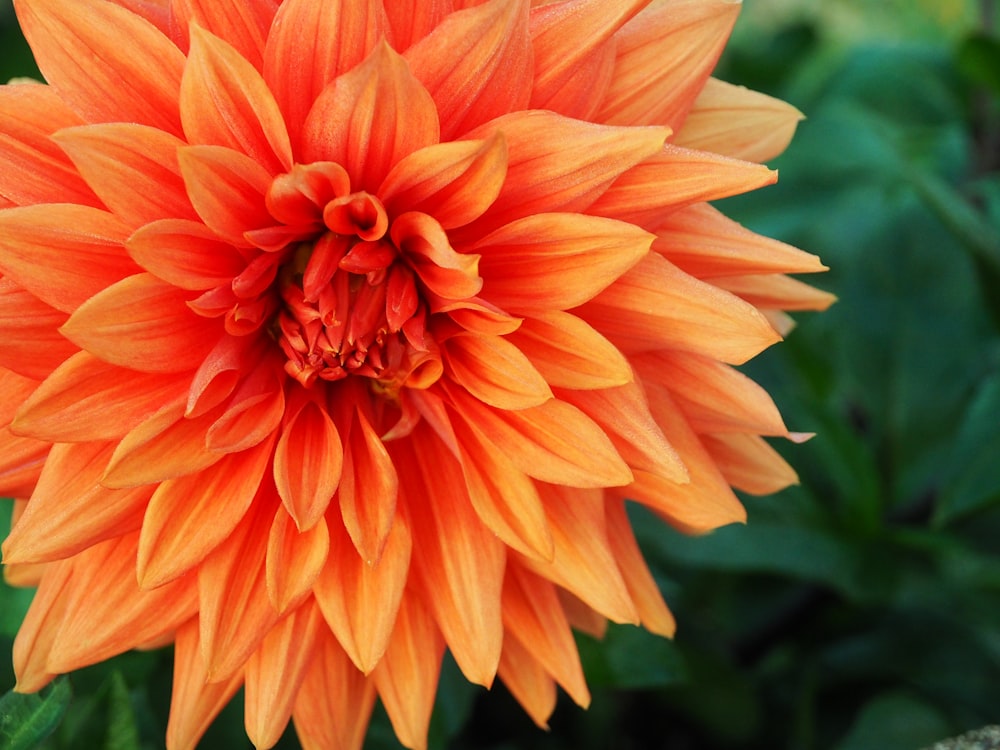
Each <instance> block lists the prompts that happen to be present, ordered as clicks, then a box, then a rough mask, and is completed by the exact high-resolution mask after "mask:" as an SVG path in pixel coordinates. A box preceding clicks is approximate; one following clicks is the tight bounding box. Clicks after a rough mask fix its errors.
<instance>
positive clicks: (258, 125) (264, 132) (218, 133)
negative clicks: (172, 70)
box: [180, 26, 292, 175]
mask: <svg viewBox="0 0 1000 750" xmlns="http://www.w3.org/2000/svg"><path fill="white" fill-rule="evenodd" d="M180 113H181V123H182V124H183V125H184V135H185V136H186V137H187V140H188V142H189V143H191V144H201V145H213V146H225V147H227V148H231V149H233V150H234V151H238V152H240V153H243V154H246V155H247V156H249V157H250V158H251V159H253V160H254V161H255V162H256V163H257V164H259V165H260V166H261V167H263V168H264V169H266V170H267V171H268V172H269V173H270V174H271V175H275V174H279V173H281V172H286V171H288V170H289V169H291V168H292V146H291V142H290V141H289V139H288V131H287V130H285V120H284V117H283V116H282V114H281V110H279V109H278V104H277V102H275V100H274V96H273V95H272V94H271V91H270V89H269V88H268V87H267V84H266V83H264V79H263V78H262V77H261V75H260V73H258V72H257V70H256V69H255V68H254V67H253V65H251V64H250V62H248V61H247V60H246V58H244V57H243V56H242V55H240V53H239V52H238V51H237V50H235V49H234V48H233V47H232V46H230V45H229V44H228V43H227V42H225V41H223V40H222V39H219V38H218V37H217V36H213V35H212V34H210V33H209V32H207V31H205V30H204V29H202V28H201V27H199V26H192V27H191V52H190V53H189V54H188V57H187V64H186V66H185V68H184V77H183V78H182V79H181V95H180Z"/></svg>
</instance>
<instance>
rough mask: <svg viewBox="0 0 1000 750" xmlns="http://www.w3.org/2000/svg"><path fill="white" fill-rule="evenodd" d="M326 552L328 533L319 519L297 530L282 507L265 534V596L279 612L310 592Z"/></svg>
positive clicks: (298, 602) (288, 608) (294, 605)
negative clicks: (305, 529)
mask: <svg viewBox="0 0 1000 750" xmlns="http://www.w3.org/2000/svg"><path fill="white" fill-rule="evenodd" d="M329 551H330V532H329V530H328V528H327V525H326V521H325V520H324V519H322V518H321V519H320V520H319V521H318V522H317V523H316V524H315V525H314V526H313V527H312V528H311V529H309V531H303V532H300V531H299V530H298V529H297V528H296V527H295V522H294V521H293V520H292V517H291V516H290V515H288V511H286V510H285V509H284V507H283V506H282V507H281V508H279V509H278V511H277V513H275V514H274V522H273V523H272V524H271V531H270V533H269V534H268V537H267V560H266V562H265V571H264V572H265V574H266V580H267V596H268V598H269V599H270V600H271V604H272V605H274V608H275V610H277V612H278V613H279V614H284V613H285V612H287V611H289V610H290V609H292V608H294V607H296V606H298V605H299V604H300V603H301V602H302V601H303V600H304V599H305V598H306V597H307V596H308V594H309V593H310V592H311V591H312V587H313V584H314V583H315V582H316V579H317V578H318V577H319V574H320V571H322V569H323V566H324V565H325V564H326V560H327V556H328V554H329Z"/></svg>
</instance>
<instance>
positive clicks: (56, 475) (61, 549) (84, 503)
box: [3, 442, 152, 562]
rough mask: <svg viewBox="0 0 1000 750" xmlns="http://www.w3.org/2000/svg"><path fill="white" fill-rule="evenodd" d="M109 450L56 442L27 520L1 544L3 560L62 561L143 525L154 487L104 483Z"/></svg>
mask: <svg viewBox="0 0 1000 750" xmlns="http://www.w3.org/2000/svg"><path fill="white" fill-rule="evenodd" d="M111 448H112V445H111V444H108V443H100V442H94V443H56V444H55V445H54V446H52V450H51V452H50V453H49V456H48V460H47V461H46V462H45V467H44V468H43V469H42V472H41V476H39V478H38V485H37V486H36V487H35V490H34V492H33V493H32V495H31V501H30V502H29V503H28V505H27V507H26V508H25V511H24V514H23V516H22V518H24V523H19V524H18V525H17V526H15V527H14V529H13V530H12V531H11V533H10V536H8V537H7V540H6V541H5V542H4V543H3V557H4V562H44V561H49V560H58V559H61V558H65V557H69V556H71V555H75V554H77V553H78V552H81V551H83V550H84V549H86V548H87V547H90V546H92V545H94V544H96V543H98V542H101V541H104V540H105V539H111V538H113V537H115V536H119V535H121V534H127V533H130V532H132V531H135V530H137V529H138V528H139V525H140V524H141V523H142V511H143V508H145V506H146V502H147V501H148V500H149V496H150V495H151V494H152V489H150V488H145V487H142V488H138V489H133V490H111V489H108V488H106V487H102V486H101V485H100V484H99V482H100V480H101V474H102V472H103V471H104V466H105V465H106V464H107V462H108V459H109V458H110V457H111Z"/></svg>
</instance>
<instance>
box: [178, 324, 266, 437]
mask: <svg viewBox="0 0 1000 750" xmlns="http://www.w3.org/2000/svg"><path fill="white" fill-rule="evenodd" d="M257 344H258V342H256V341H254V340H253V338H252V337H250V336H223V337H222V338H221V339H219V343H217V344H216V345H215V348H214V349H212V351H211V352H209V353H208V355H207V356H206V357H205V360H204V361H203V362H202V363H201V367H199V368H198V370H197V372H195V374H194V378H193V380H192V381H191V389H190V391H189V392H188V402H187V410H186V411H185V413H184V414H185V416H187V417H199V416H201V415H202V414H205V413H206V412H208V411H211V410H212V409H213V408H215V407H216V406H218V405H219V404H221V403H222V402H223V401H225V400H226V399H227V398H229V397H230V396H231V395H232V393H233V391H234V390H235V389H236V386H237V385H239V383H240V381H241V380H242V379H243V376H244V374H245V373H246V372H247V371H248V370H250V369H251V368H249V367H247V363H249V362H257V363H259V362H260V359H259V358H258V357H255V356H254V355H255V354H256V353H257V347H256V346H255V345H257Z"/></svg>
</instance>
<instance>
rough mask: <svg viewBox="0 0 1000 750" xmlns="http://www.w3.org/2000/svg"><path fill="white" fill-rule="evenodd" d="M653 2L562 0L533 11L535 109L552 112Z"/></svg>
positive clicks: (533, 105)
mask: <svg viewBox="0 0 1000 750" xmlns="http://www.w3.org/2000/svg"><path fill="white" fill-rule="evenodd" d="M649 2H650V0H562V2H553V3H548V4H546V5H542V6H538V7H535V8H532V11H531V44H532V47H533V48H534V55H535V82H534V88H533V91H532V95H531V106H532V107H535V108H537V109H548V108H549V106H550V102H551V101H552V100H554V99H557V97H558V96H559V94H560V93H561V92H562V90H563V88H564V87H565V86H566V85H567V83H568V82H569V81H571V80H572V79H573V78H574V76H575V74H576V73H577V72H578V71H579V69H580V68H581V67H583V66H585V65H586V64H587V62H589V61H591V60H593V57H594V55H595V54H599V52H600V48H601V47H602V46H604V45H605V44H606V43H607V42H608V40H609V39H611V37H612V35H614V33H615V32H616V31H618V29H620V28H621V27H622V26H623V25H624V24H625V23H626V22H627V21H628V20H629V19H631V18H632V17H633V16H635V14H636V13H638V12H639V11H641V10H642V9H643V8H644V7H645V6H646V5H648V4H649Z"/></svg>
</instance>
